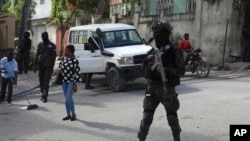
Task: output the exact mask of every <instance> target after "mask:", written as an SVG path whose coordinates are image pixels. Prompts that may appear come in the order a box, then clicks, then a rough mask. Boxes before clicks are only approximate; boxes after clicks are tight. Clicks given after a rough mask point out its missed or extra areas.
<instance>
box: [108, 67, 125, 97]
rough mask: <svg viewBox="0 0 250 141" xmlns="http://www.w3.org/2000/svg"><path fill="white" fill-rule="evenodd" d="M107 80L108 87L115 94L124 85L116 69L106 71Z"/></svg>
mask: <svg viewBox="0 0 250 141" xmlns="http://www.w3.org/2000/svg"><path fill="white" fill-rule="evenodd" d="M107 80H108V84H109V87H110V88H111V89H112V90H113V91H115V92H118V91H121V90H123V88H124V87H125V85H126V84H125V79H124V78H123V77H122V76H121V75H120V73H119V71H118V69H117V68H116V67H111V68H110V69H109V70H108V74H107Z"/></svg>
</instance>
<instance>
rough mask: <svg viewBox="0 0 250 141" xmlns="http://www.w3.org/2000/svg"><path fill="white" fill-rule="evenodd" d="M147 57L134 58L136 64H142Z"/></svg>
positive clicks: (137, 56)
mask: <svg viewBox="0 0 250 141" xmlns="http://www.w3.org/2000/svg"><path fill="white" fill-rule="evenodd" d="M146 56H147V54H143V55H136V56H134V64H141V63H142V62H143V60H144V58H145V57H146Z"/></svg>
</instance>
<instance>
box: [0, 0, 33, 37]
mask: <svg viewBox="0 0 250 141" xmlns="http://www.w3.org/2000/svg"><path fill="white" fill-rule="evenodd" d="M13 2H14V3H13V7H12V0H1V1H0V5H1V7H0V14H14V15H15V17H16V27H15V29H16V31H15V36H16V37H18V36H19V33H20V26H21V22H22V21H21V20H22V7H23V5H24V0H13ZM35 6H36V3H35V2H34V1H33V0H32V3H31V7H30V12H29V17H32V15H33V14H34V13H35V10H34V9H35ZM28 29H30V25H29V26H28Z"/></svg>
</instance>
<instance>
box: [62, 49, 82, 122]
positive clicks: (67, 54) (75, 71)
mask: <svg viewBox="0 0 250 141" xmlns="http://www.w3.org/2000/svg"><path fill="white" fill-rule="evenodd" d="M74 52H75V47H74V46H73V45H67V46H66V48H65V50H64V58H63V59H62V61H61V62H60V64H59V70H58V73H61V74H62V76H63V79H62V89H63V94H64V98H65V107H66V112H67V116H66V117H64V118H63V119H62V120H63V121H65V120H71V121H74V120H76V113H75V104H74V99H73V93H75V92H76V91H77V83H79V82H81V76H80V67H79V62H78V60H77V59H76V58H75V56H74Z"/></svg>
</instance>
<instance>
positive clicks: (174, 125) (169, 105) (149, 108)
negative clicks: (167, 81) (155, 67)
mask: <svg viewBox="0 0 250 141" xmlns="http://www.w3.org/2000/svg"><path fill="white" fill-rule="evenodd" d="M159 103H161V104H163V106H164V108H165V110H166V113H167V120H168V124H169V126H170V127H171V130H172V134H173V137H174V141H179V140H180V132H181V128H180V125H179V120H178V115H177V110H178V109H179V106H180V103H179V100H178V98H177V93H176V92H175V88H174V87H167V94H165V92H164V89H163V85H162V84H161V83H155V84H149V85H148V87H147V90H146V93H145V98H144V101H143V108H144V110H143V118H142V120H141V124H140V130H139V132H138V138H139V140H140V141H144V140H145V139H146V136H147V135H148V132H149V128H150V125H151V124H152V121H153V117H154V112H155V110H156V108H157V106H158V105H159Z"/></svg>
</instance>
